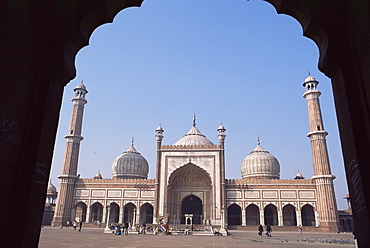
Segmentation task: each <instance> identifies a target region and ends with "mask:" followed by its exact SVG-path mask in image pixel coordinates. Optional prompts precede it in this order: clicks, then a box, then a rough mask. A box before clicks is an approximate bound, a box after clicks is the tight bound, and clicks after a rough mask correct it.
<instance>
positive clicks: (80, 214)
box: [74, 202, 87, 222]
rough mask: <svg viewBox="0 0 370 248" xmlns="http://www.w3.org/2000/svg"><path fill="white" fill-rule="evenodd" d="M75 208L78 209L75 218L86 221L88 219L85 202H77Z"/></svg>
mask: <svg viewBox="0 0 370 248" xmlns="http://www.w3.org/2000/svg"><path fill="white" fill-rule="evenodd" d="M75 209H76V214H75V219H74V220H77V221H82V222H85V221H86V209H87V207H86V204H85V203H83V202H79V203H77V204H76V206H75Z"/></svg>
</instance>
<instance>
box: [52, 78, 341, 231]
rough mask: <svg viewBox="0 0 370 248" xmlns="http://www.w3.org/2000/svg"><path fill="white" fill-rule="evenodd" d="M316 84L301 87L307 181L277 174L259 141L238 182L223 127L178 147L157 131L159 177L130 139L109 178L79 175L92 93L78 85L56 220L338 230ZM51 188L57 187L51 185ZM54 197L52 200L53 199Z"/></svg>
mask: <svg viewBox="0 0 370 248" xmlns="http://www.w3.org/2000/svg"><path fill="white" fill-rule="evenodd" d="M318 84H319V82H318V81H317V80H316V79H315V78H314V77H312V76H308V77H307V78H306V79H305V81H304V83H303V87H304V88H305V92H304V94H303V97H304V98H305V99H306V101H307V106H308V119H309V133H308V134H307V136H308V137H309V139H310V141H311V150H312V163H313V171H314V175H313V176H312V177H311V178H310V179H305V178H304V177H303V176H302V175H301V174H300V173H298V174H297V176H296V177H295V178H294V179H280V164H279V161H278V160H277V159H276V157H274V156H273V155H272V154H270V153H269V152H268V151H267V150H265V149H264V148H263V147H262V146H261V144H260V142H259V141H258V143H257V146H256V147H255V149H254V150H253V151H251V152H250V153H249V154H248V155H247V156H246V157H245V159H244V160H243V161H242V162H241V173H242V178H241V179H226V178H225V166H226V165H225V148H224V143H225V138H226V129H225V127H224V126H223V125H222V124H221V125H220V126H219V127H218V129H217V132H218V143H217V144H214V143H212V142H211V141H210V140H209V139H207V138H206V136H205V135H203V134H202V133H201V132H200V131H199V129H198V128H197V126H196V119H195V116H194V119H193V124H192V126H191V127H190V130H189V131H188V132H187V133H186V134H185V135H184V136H183V137H182V138H181V139H179V140H178V141H177V142H176V143H175V144H173V145H163V144H162V141H163V138H164V135H163V133H164V129H163V128H162V126H159V127H158V128H157V129H156V130H155V132H156V133H155V139H156V144H157V145H156V164H155V169H156V172H155V178H154V179H148V178H147V177H148V172H149V164H148V162H147V160H146V159H145V158H144V157H143V156H142V155H141V154H140V153H139V152H138V150H137V149H136V148H135V147H134V143H133V142H132V144H131V146H130V147H129V148H128V150H127V151H125V152H123V153H122V154H121V155H119V156H118V157H117V158H116V159H114V161H113V164H112V178H111V179H106V178H102V176H101V175H100V173H98V174H97V175H96V176H95V177H94V178H80V176H79V175H77V167H78V156H79V147H80V142H81V141H82V140H83V137H82V136H81V130H82V119H83V111H84V106H85V104H86V103H87V100H86V98H85V97H86V94H87V93H88V91H87V89H86V87H85V85H84V84H82V83H81V84H79V85H78V86H77V87H76V88H75V89H74V92H75V96H74V98H73V99H72V102H73V110H72V116H71V122H70V126H69V131H68V134H67V135H66V136H65V138H66V140H67V141H66V149H65V156H64V162H63V167H62V172H61V174H60V175H59V176H58V178H59V179H60V186H59V190H58V197H57V200H56V206H55V211H54V217H53V220H52V225H56V226H59V225H61V224H63V225H65V223H66V222H67V221H73V220H79V221H83V222H84V223H85V225H92V224H93V223H95V222H97V221H100V222H101V223H102V224H103V225H108V224H109V223H123V222H124V221H126V220H128V221H130V222H131V223H132V224H140V223H142V222H146V223H152V224H159V223H161V222H163V221H168V222H169V223H170V225H171V224H172V225H181V224H194V225H212V226H218V227H219V228H220V231H221V232H224V230H225V229H226V228H249V227H250V228H256V226H257V225H259V224H262V225H268V224H269V225H272V226H277V227H278V228H282V229H283V228H289V227H294V226H295V227H297V226H300V225H302V226H303V227H304V228H306V229H307V230H310V229H312V230H317V231H333V230H336V228H337V227H338V211H337V205H336V199H335V193H334V185H333V180H334V179H335V176H334V175H332V174H331V169H330V163H329V157H328V151H327V145H326V136H327V135H328V133H327V132H326V131H325V129H324V124H323V120H322V115H321V109H320V103H319V96H320V95H321V92H320V91H319V90H318V89H317V85H318ZM49 190H50V193H53V194H54V193H55V192H53V191H55V187H54V189H53V188H52V185H49ZM54 196H55V194H54ZM51 201H55V197H54V198H53V199H51Z"/></svg>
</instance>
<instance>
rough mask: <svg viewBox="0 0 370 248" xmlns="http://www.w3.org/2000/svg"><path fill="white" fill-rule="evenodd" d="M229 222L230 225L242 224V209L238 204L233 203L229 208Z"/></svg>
mask: <svg viewBox="0 0 370 248" xmlns="http://www.w3.org/2000/svg"><path fill="white" fill-rule="evenodd" d="M227 224H229V225H241V224H242V210H241V208H240V207H239V206H238V205H237V204H231V205H230V206H229V207H228V208H227Z"/></svg>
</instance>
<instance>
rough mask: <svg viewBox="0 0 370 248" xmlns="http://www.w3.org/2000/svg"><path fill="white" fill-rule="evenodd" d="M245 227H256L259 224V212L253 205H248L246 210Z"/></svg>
mask: <svg viewBox="0 0 370 248" xmlns="http://www.w3.org/2000/svg"><path fill="white" fill-rule="evenodd" d="M245 211H246V218H247V220H246V223H247V226H258V225H259V224H260V210H259V208H258V207H257V206H256V205H255V204H250V205H249V206H248V207H247V208H246V210H245Z"/></svg>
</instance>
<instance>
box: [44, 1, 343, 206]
mask: <svg viewBox="0 0 370 248" xmlns="http://www.w3.org/2000/svg"><path fill="white" fill-rule="evenodd" d="M302 33H303V31H302V28H301V26H300V25H299V23H298V22H297V21H296V20H295V19H293V18H292V17H290V16H286V15H278V14H277V13H276V11H275V9H274V8H273V7H272V5H270V4H269V3H266V2H264V1H262V0H251V1H245V0H228V1H223V0H212V1H211V0H202V1H200V0H145V1H144V3H143V5H142V7H141V8H130V9H125V10H123V11H121V12H120V13H119V14H118V15H117V17H116V18H115V20H114V22H113V23H112V24H106V25H103V26H101V27H99V28H98V29H97V30H96V31H95V32H94V33H93V35H92V37H91V39H90V45H89V46H87V47H85V48H83V49H82V50H81V51H80V52H79V53H78V55H77V59H76V67H77V76H76V78H75V79H74V80H73V81H71V82H70V83H69V84H68V85H67V87H66V88H65V93H64V100H63V106H62V110H61V114H60V124H59V129H58V134H57V141H56V145H55V153H54V159H53V165H52V174H51V177H52V182H53V183H54V184H55V185H56V186H57V185H59V182H58V179H57V176H58V175H59V174H60V172H61V166H62V163H63V155H64V148H65V139H64V135H65V134H67V131H68V126H69V120H70V115H71V110H72V103H71V101H70V100H71V98H72V97H73V89H74V87H75V86H76V85H78V84H79V83H80V82H81V80H82V79H83V81H84V83H85V85H86V87H87V89H88V91H89V93H88V94H87V97H86V98H87V100H88V104H87V105H86V108H85V116H84V123H83V130H82V135H83V136H84V140H83V141H82V143H81V150H80V160H79V168H78V173H80V174H81V177H82V178H91V177H93V176H94V175H95V174H96V173H97V171H98V170H100V172H101V174H102V176H103V177H104V178H111V165H112V162H113V160H114V159H115V158H116V157H117V156H119V155H120V154H121V153H122V152H124V151H125V150H127V149H128V148H129V147H130V144H131V137H132V136H134V137H135V148H136V149H137V150H138V151H139V152H140V153H141V154H142V155H143V156H144V157H146V159H147V160H148V162H149V164H150V172H149V178H154V174H155V144H156V141H155V138H154V135H155V129H156V128H157V126H158V124H159V123H161V124H162V126H163V128H164V130H165V133H164V135H165V138H164V140H163V144H165V145H171V144H174V143H175V142H176V141H177V140H178V139H180V138H181V137H182V136H183V135H184V134H185V133H186V132H187V131H188V130H189V129H190V128H191V124H192V118H193V113H194V112H196V114H197V127H198V128H199V130H200V131H201V132H202V133H203V134H204V135H206V136H207V138H208V139H210V140H211V141H212V142H213V143H215V144H216V143H217V142H218V139H217V131H216V129H217V127H218V126H219V124H220V122H222V123H223V125H224V126H225V128H226V129H227V131H226V134H227V138H226V176H227V178H236V179H238V178H241V173H240V164H241V162H242V160H243V159H244V157H245V156H247V155H248V154H249V152H251V151H252V150H253V149H254V148H255V146H256V145H257V135H259V136H260V138H261V145H262V146H263V147H264V148H265V149H266V150H268V151H269V152H270V153H271V154H273V155H274V156H275V157H277V159H278V160H279V162H280V166H281V178H284V179H285V178H294V176H295V174H296V171H297V170H300V171H301V173H302V174H303V175H304V176H305V177H306V178H310V177H311V176H312V175H313V169H312V162H311V150H310V141H309V139H308V138H307V137H306V134H307V133H308V117H307V106H306V102H305V99H304V98H303V97H302V94H303V93H304V88H303V87H302V83H303V81H304V79H305V78H306V77H307V75H308V70H310V72H311V75H312V76H314V77H315V78H316V79H317V80H318V81H319V82H320V84H319V90H320V91H321V92H322V95H321V99H320V100H321V107H322V112H323V118H324V127H325V130H326V131H328V132H329V136H328V137H327V143H328V150H329V156H330V160H331V167H332V171H333V174H334V175H336V176H337V179H336V180H335V188H336V194H337V202H338V206H339V208H340V209H345V208H347V205H346V202H345V200H343V199H342V198H343V197H344V196H345V194H346V193H347V185H346V181H345V174H344V167H343V159H342V153H341V147H340V141H339V134H338V127H337V121H336V115H335V109H334V103H333V96H332V89H331V85H330V80H329V79H328V78H327V77H326V76H325V75H323V74H322V73H321V72H319V71H318V68H317V64H318V49H317V47H316V45H315V44H314V42H313V41H312V40H310V39H308V38H305V37H303V35H302Z"/></svg>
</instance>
